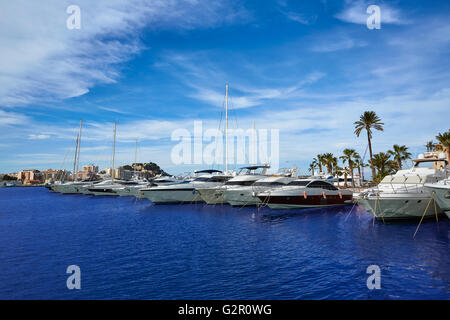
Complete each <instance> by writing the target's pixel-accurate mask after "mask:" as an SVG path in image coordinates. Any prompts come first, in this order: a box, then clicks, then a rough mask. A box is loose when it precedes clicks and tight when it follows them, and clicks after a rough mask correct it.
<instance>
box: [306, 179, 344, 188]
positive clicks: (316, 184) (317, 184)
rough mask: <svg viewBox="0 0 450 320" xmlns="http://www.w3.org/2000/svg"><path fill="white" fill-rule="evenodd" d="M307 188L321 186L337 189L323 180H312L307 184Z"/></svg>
mask: <svg viewBox="0 0 450 320" xmlns="http://www.w3.org/2000/svg"><path fill="white" fill-rule="evenodd" d="M308 188H321V189H326V190H339V189H338V188H336V187H335V186H333V185H332V184H330V183H328V182H325V181H313V182H311V183H310V184H308Z"/></svg>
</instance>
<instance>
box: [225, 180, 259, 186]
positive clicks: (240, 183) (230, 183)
mask: <svg viewBox="0 0 450 320" xmlns="http://www.w3.org/2000/svg"><path fill="white" fill-rule="evenodd" d="M254 183H255V181H254V180H245V181H228V182H227V183H225V185H226V186H251V185H252V184H254Z"/></svg>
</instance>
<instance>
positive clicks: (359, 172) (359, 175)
mask: <svg viewBox="0 0 450 320" xmlns="http://www.w3.org/2000/svg"><path fill="white" fill-rule="evenodd" d="M358 178H359V186H360V187H361V186H362V178H361V166H358Z"/></svg>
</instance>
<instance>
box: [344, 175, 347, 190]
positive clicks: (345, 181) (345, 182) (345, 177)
mask: <svg viewBox="0 0 450 320" xmlns="http://www.w3.org/2000/svg"><path fill="white" fill-rule="evenodd" d="M344 186H345V188H347V172H344Z"/></svg>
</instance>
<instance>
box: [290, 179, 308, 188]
mask: <svg viewBox="0 0 450 320" xmlns="http://www.w3.org/2000/svg"><path fill="white" fill-rule="evenodd" d="M310 182H311V181H310V180H306V181H302V180H296V181H292V182H289V183H288V186H300V187H304V186H306V185H307V184H308V183H310Z"/></svg>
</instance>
